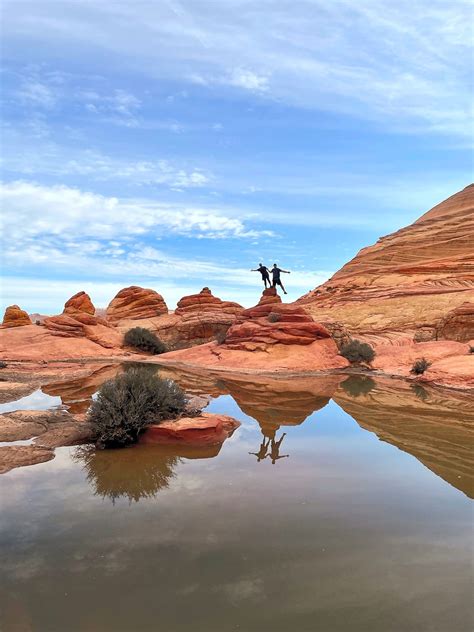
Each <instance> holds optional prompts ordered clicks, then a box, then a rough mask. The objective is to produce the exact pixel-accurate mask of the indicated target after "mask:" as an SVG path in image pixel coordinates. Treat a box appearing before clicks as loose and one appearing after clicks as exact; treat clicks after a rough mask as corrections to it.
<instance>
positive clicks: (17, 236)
mask: <svg viewBox="0 0 474 632" xmlns="http://www.w3.org/2000/svg"><path fill="white" fill-rule="evenodd" d="M182 178H183V179H184V178H185V175H184V174H183V175H182ZM0 192H1V196H2V198H3V208H4V215H5V219H4V230H5V234H8V240H9V242H10V243H15V248H18V247H19V246H20V244H21V243H22V242H23V243H24V242H25V240H27V239H31V240H33V239H37V238H39V237H45V236H46V237H47V236H59V235H72V236H74V238H98V239H114V238H121V237H122V236H123V235H128V236H136V235H143V234H145V233H148V232H151V231H152V232H153V235H154V236H155V237H159V236H160V235H163V234H170V233H171V234H175V235H184V236H189V237H198V238H207V239H223V238H255V237H258V236H260V235H267V236H270V235H271V234H272V233H271V232H270V231H267V230H263V231H257V230H254V229H251V228H248V227H247V226H246V225H245V224H244V222H243V221H242V220H241V219H238V218H236V217H229V216H227V215H224V214H223V213H221V212H219V211H218V210H217V209H215V210H213V209H207V208H199V207H195V206H188V205H177V204H166V203H160V202H155V201H153V200H146V199H118V198H116V197H106V196H103V195H98V194H96V193H90V192H85V191H81V190H79V189H77V188H72V187H67V186H61V185H57V186H52V187H47V186H42V185H39V184H34V183H31V182H25V181H16V182H10V183H4V184H2V185H1V187H0ZM35 246H36V244H32V247H33V248H34V247H35ZM51 246H52V244H51Z"/></svg>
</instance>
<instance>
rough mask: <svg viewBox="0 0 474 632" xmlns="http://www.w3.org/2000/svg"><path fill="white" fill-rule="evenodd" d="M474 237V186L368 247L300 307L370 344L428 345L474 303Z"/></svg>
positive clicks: (300, 302)
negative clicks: (417, 342) (458, 310)
mask: <svg viewBox="0 0 474 632" xmlns="http://www.w3.org/2000/svg"><path fill="white" fill-rule="evenodd" d="M473 234H474V185H470V186H469V187H466V188H465V189H464V190H463V191H460V192H459V193H456V194H455V195H453V196H452V197H450V198H449V199H447V200H446V201H444V202H442V203H441V204H439V205H438V206H435V207H434V208H433V209H431V211H429V212H428V213H426V214H425V215H423V216H422V217H421V218H420V219H419V220H417V221H416V222H415V223H414V224H412V225H411V226H408V227H407V228H403V229H401V230H399V231H397V232H395V233H393V234H391V235H388V236H387V237H383V238H382V239H380V240H379V241H378V242H377V243H376V244H375V245H373V246H369V247H367V248H364V249H362V250H361V251H360V252H359V254H358V255H357V256H356V257H354V259H352V261H350V262H349V263H347V264H346V265H345V266H343V267H342V268H341V270H339V271H338V272H337V273H336V274H335V275H334V276H333V277H332V278H331V279H330V280H329V281H327V282H326V283H324V284H323V285H321V286H320V287H319V288H317V289H316V290H313V291H312V292H309V294H307V295H305V296H303V297H302V298H301V299H299V301H297V303H298V304H300V305H304V306H305V307H306V308H307V309H308V310H309V312H310V313H311V314H312V316H313V317H314V318H315V320H317V321H318V322H321V321H323V320H324V319H325V318H326V317H330V318H333V319H336V320H337V321H339V322H341V323H343V325H344V326H345V327H347V329H348V330H349V332H350V333H351V334H352V335H353V336H355V337H369V336H370V337H372V342H376V341H377V340H379V341H380V340H381V339H382V338H385V340H390V341H392V342H394V341H396V340H397V339H400V338H403V337H404V338H405V339H406V340H408V339H413V338H414V337H415V339H417V340H427V339H429V337H430V336H435V335H436V330H437V328H438V327H439V326H440V324H441V322H442V321H443V319H444V318H445V317H446V316H447V315H448V313H449V312H451V311H452V310H453V309H456V308H457V307H459V306H461V305H462V304H463V303H466V302H471V303H472V302H474V240H473V238H472V235H473ZM448 330H449V327H448ZM418 331H420V333H417V332H418ZM367 339H368V341H370V339H369V338H367Z"/></svg>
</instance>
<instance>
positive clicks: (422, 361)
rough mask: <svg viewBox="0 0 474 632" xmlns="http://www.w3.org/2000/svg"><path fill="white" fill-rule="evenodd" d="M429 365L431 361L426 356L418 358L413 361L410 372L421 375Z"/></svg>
mask: <svg viewBox="0 0 474 632" xmlns="http://www.w3.org/2000/svg"><path fill="white" fill-rule="evenodd" d="M430 366H431V362H430V361H429V360H427V359H426V358H419V359H418V360H415V362H414V363H413V366H412V367H411V369H410V373H413V374H414V375H422V374H423V373H424V372H425V371H426V369H428V368H429V367H430Z"/></svg>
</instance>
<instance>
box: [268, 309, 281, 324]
mask: <svg viewBox="0 0 474 632" xmlns="http://www.w3.org/2000/svg"><path fill="white" fill-rule="evenodd" d="M280 320H281V314H278V313H277V312H270V313H269V314H268V322H269V323H278V322H279V321H280Z"/></svg>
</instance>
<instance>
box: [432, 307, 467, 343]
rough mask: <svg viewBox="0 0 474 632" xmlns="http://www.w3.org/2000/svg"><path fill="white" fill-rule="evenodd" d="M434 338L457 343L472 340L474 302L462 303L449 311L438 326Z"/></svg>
mask: <svg viewBox="0 0 474 632" xmlns="http://www.w3.org/2000/svg"><path fill="white" fill-rule="evenodd" d="M436 337H437V339H438V340H440V339H442V340H458V341H459V342H467V341H468V340H472V339H474V302H473V303H463V304H462V305H459V306H458V307H456V308H455V309H453V310H451V311H450V312H449V313H448V314H447V315H446V316H445V318H444V319H443V320H442V321H441V323H440V324H439V326H438V328H437V332H436Z"/></svg>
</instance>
